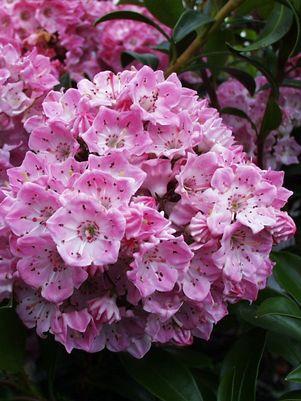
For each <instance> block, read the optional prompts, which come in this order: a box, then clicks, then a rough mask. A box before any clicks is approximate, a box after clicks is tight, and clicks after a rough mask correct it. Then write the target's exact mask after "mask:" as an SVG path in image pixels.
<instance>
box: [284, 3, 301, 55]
mask: <svg viewBox="0 0 301 401" xmlns="http://www.w3.org/2000/svg"><path fill="white" fill-rule="evenodd" d="M286 3H287V4H288V6H289V7H290V8H291V10H292V13H293V16H294V18H295V22H296V27H297V30H296V39H295V43H294V46H293V48H292V50H291V52H290V56H292V55H293V54H294V52H295V50H296V48H297V46H298V43H299V40H300V34H301V24H300V16H299V15H298V11H299V8H297V7H300V1H299V5H297V3H295V1H294V0H286Z"/></svg>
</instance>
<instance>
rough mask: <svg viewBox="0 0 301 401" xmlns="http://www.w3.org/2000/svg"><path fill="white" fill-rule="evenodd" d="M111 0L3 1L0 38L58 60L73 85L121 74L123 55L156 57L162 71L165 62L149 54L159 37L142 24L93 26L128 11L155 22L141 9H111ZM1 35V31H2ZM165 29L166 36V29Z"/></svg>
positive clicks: (158, 34)
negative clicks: (105, 71) (102, 75)
mask: <svg viewBox="0 0 301 401" xmlns="http://www.w3.org/2000/svg"><path fill="white" fill-rule="evenodd" d="M114 3H115V2H114V1H112V0H107V1H106V0H101V1H95V0H68V1H66V0H51V1H49V0H15V1H13V2H11V1H9V0H3V1H2V2H1V5H0V20H1V21H2V24H1V28H0V38H1V37H2V36H3V37H7V33H8V32H9V33H10V40H12V39H13V40H16V41H17V42H18V43H20V44H21V47H22V48H24V49H28V48H29V49H30V48H32V46H36V47H37V48H38V49H39V53H41V54H45V55H47V56H49V57H51V58H52V59H54V60H56V62H57V67H58V68H59V69H65V70H66V71H67V72H68V73H70V74H71V76H72V78H73V79H75V80H80V79H81V78H83V77H84V75H85V74H87V75H88V76H89V77H93V76H94V75H95V74H96V73H97V72H98V71H100V70H103V69H111V70H114V71H116V72H117V71H120V70H121V69H122V67H121V63H120V55H121V53H122V52H123V51H126V50H127V51H135V52H138V53H154V54H156V55H157V56H158V57H159V59H160V60H161V65H162V66H164V64H166V62H167V56H166V55H164V54H163V53H160V52H158V51H155V50H154V49H153V48H154V47H156V46H157V45H158V44H159V43H161V42H163V40H164V37H163V35H162V34H161V33H160V32H158V31H157V30H156V29H155V28H153V27H152V26H150V25H147V24H145V23H139V22H137V21H129V20H115V21H108V22H106V23H104V24H100V25H98V26H97V27H95V26H94V22H95V21H96V19H97V18H100V17H102V16H104V15H105V14H107V13H109V12H113V11H121V10H131V11H136V12H138V13H142V14H143V15H146V16H148V17H149V18H151V19H154V18H153V16H152V15H151V14H150V13H149V12H148V11H147V10H146V9H145V8H143V7H138V6H133V5H126V6H117V5H114ZM1 29H2V30H1ZM164 29H166V30H168V28H167V27H164Z"/></svg>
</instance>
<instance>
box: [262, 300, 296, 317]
mask: <svg viewBox="0 0 301 401" xmlns="http://www.w3.org/2000/svg"><path fill="white" fill-rule="evenodd" d="M256 315H257V317H258V318H261V317H264V316H281V317H282V316H284V317H292V318H295V319H301V309H300V308H299V307H298V305H297V304H296V303H295V302H294V301H293V300H291V299H289V298H286V297H282V296H279V297H272V298H268V299H266V300H265V301H264V302H262V304H260V305H259V307H258V309H257V314H256Z"/></svg>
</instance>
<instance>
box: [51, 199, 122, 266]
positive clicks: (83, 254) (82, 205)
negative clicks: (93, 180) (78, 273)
mask: <svg viewBox="0 0 301 401" xmlns="http://www.w3.org/2000/svg"><path fill="white" fill-rule="evenodd" d="M79 210H80V213H79ZM47 227H48V229H49V231H50V233H51V236H52V238H53V239H54V241H55V243H56V244H57V249H58V251H59V253H60V255H61V256H62V258H63V259H64V260H65V261H66V262H67V263H70V264H71V265H74V266H89V265H91V264H92V263H93V264H96V265H103V264H107V263H114V262H116V261H117V258H118V251H119V247H120V240H121V239H122V237H123V235H124V229H125V221H124V218H123V216H122V215H121V213H119V212H118V211H117V210H112V211H106V210H105V209H104V208H103V207H102V206H100V205H99V204H98V202H97V201H96V200H94V199H93V198H89V197H87V196H78V197H77V198H76V199H73V200H71V201H70V202H68V204H67V205H65V206H64V207H61V208H60V209H58V210H57V211H56V213H55V214H54V215H53V216H52V218H51V219H49V220H48V222H47Z"/></svg>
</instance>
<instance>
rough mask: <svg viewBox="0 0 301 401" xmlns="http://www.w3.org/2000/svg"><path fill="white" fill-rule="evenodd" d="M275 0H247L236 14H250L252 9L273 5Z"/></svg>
mask: <svg viewBox="0 0 301 401" xmlns="http://www.w3.org/2000/svg"><path fill="white" fill-rule="evenodd" d="M273 2H274V0H265V1H264V2H263V1H262V0H246V1H244V2H243V3H242V4H241V6H240V7H239V8H238V10H237V12H236V14H237V15H239V16H241V15H247V14H250V13H251V12H252V11H254V10H257V9H259V8H261V7H262V6H266V5H272V4H273Z"/></svg>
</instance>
